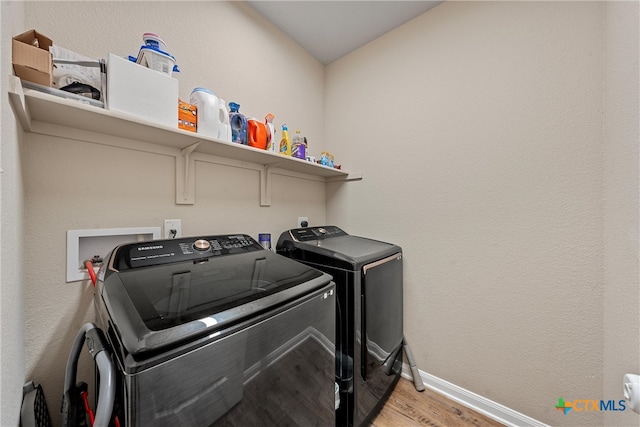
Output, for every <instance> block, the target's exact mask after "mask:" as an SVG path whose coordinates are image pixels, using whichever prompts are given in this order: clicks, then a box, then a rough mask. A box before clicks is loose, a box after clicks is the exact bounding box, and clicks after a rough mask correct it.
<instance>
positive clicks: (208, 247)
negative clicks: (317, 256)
mask: <svg viewBox="0 0 640 427" xmlns="http://www.w3.org/2000/svg"><path fill="white" fill-rule="evenodd" d="M261 250H265V249H264V248H263V247H262V246H261V245H260V244H259V243H258V242H256V241H255V240H254V239H253V238H252V237H251V236H248V235H246V234H233V235H220V236H204V237H191V238H189V237H185V238H180V239H167V240H153V241H150V242H140V243H129V244H125V245H122V246H119V247H117V248H116V249H115V250H114V252H113V254H112V256H111V260H110V264H111V265H112V267H113V268H114V269H115V270H126V269H131V268H139V267H149V266H153V265H160V264H169V263H173V262H183V261H194V262H199V261H204V260H206V259H207V258H210V257H219V256H225V255H237V254H242V253H247V252H253V251H261Z"/></svg>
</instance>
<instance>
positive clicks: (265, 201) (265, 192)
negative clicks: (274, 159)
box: [260, 165, 273, 206]
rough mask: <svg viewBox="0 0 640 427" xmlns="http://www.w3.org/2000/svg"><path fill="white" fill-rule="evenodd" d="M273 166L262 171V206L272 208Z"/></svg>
mask: <svg viewBox="0 0 640 427" xmlns="http://www.w3.org/2000/svg"><path fill="white" fill-rule="evenodd" d="M272 167H273V165H267V166H264V167H263V168H262V169H260V206H271V168H272Z"/></svg>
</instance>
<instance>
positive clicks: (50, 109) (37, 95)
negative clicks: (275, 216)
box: [9, 76, 362, 206]
mask: <svg viewBox="0 0 640 427" xmlns="http://www.w3.org/2000/svg"><path fill="white" fill-rule="evenodd" d="M9 100H10V102H11V105H12V107H13V110H14V113H15V115H16V118H17V119H18V121H19V123H20V124H21V126H22V128H23V129H24V131H26V132H32V133H39V134H44V135H54V134H56V135H57V133H56V132H52V128H55V129H61V128H64V129H72V130H76V131H82V132H88V133H92V134H96V133H97V134H101V135H105V136H107V137H116V138H122V139H129V140H137V141H142V142H144V143H148V144H152V145H156V146H164V147H171V148H177V149H178V150H180V151H179V152H180V156H176V192H177V194H176V203H177V204H193V203H194V195H193V193H192V190H193V188H194V187H193V185H192V183H190V182H189V179H190V178H192V177H193V162H194V160H193V154H194V153H202V154H208V155H212V156H217V157H223V158H226V159H232V160H236V161H240V162H248V163H253V164H256V165H258V166H259V167H260V170H261V174H260V177H261V185H260V187H261V201H260V203H261V205H262V206H269V205H270V204H271V200H270V198H271V197H270V194H271V189H270V185H271V184H270V183H271V179H270V175H271V173H272V169H273V168H278V169H282V170H285V171H289V172H293V173H302V174H305V175H312V176H314V177H318V178H320V179H322V180H324V181H325V182H335V181H353V180H360V179H362V174H361V173H357V174H350V173H348V172H346V171H344V170H340V169H335V168H330V167H327V166H322V165H319V164H316V163H311V162H308V161H305V160H301V159H296V158H293V157H287V156H283V155H281V154H278V153H273V152H269V151H265V150H260V149H256V148H253V147H249V146H246V145H241V144H235V143H231V142H226V141H220V140H217V139H214V138H210V137H206V136H202V135H199V134H197V133H194V132H188V131H185V130H182V129H178V128H177V127H176V128H173V127H169V126H162V125H159V124H156V123H152V122H149V121H145V120H144V119H141V118H139V117H136V116H133V115H129V114H125V113H121V112H118V111H111V110H107V109H104V108H100V107H96V106H92V105H89V104H85V103H82V102H79V101H75V100H71V99H65V98H61V97H58V96H55V95H51V94H48V93H44V92H40V91H37V90H33V89H24V88H23V87H22V84H21V81H20V79H19V78H18V77H16V76H9ZM176 108H177V107H176ZM176 114H177V113H176ZM51 125H53V126H51Z"/></svg>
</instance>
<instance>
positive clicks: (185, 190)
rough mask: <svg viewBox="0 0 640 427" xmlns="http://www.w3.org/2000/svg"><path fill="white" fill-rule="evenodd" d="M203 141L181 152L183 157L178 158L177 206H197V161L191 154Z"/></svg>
mask: <svg viewBox="0 0 640 427" xmlns="http://www.w3.org/2000/svg"><path fill="white" fill-rule="evenodd" d="M201 143H202V141H198V142H196V143H195V144H191V145H190V146H188V147H185V148H183V149H182V150H181V153H182V155H180V156H176V204H177V205H193V204H195V192H196V184H195V182H196V179H195V170H194V169H195V168H194V163H195V161H194V160H193V159H192V158H191V153H193V151H194V150H195V149H196V148H198V146H199V145H200V144H201Z"/></svg>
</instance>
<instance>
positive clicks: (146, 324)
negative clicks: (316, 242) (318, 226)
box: [98, 235, 331, 354]
mask: <svg viewBox="0 0 640 427" xmlns="http://www.w3.org/2000/svg"><path fill="white" fill-rule="evenodd" d="M108 262H109V267H108V268H107V271H106V272H105V275H104V281H103V282H102V283H99V286H98V289H99V293H100V294H101V296H102V300H103V301H104V304H105V305H106V306H107V309H108V311H109V314H110V317H111V321H112V322H113V323H114V324H115V325H116V327H117V329H118V331H119V332H120V334H121V338H122V341H123V345H124V346H125V347H126V349H127V351H128V352H130V353H133V354H135V353H139V352H143V351H149V350H156V349H158V348H160V347H162V346H165V345H168V344H171V343H175V342H178V341H183V340H185V339H186V338H188V337H189V336H193V335H194V334H200V333H202V332H204V331H207V332H208V333H211V332H214V331H216V330H221V329H223V328H225V327H227V326H229V324H230V323H233V322H237V321H239V320H241V319H243V318H246V317H249V316H255V315H257V314H258V313H260V312H264V311H265V310H267V309H270V308H273V307H275V306H277V305H281V304H283V303H285V302H287V301H289V300H291V299H293V298H296V297H299V296H301V295H304V294H305V293H308V292H310V291H311V290H313V289H316V288H318V287H320V286H324V285H326V284H327V283H329V282H330V281H331V276H329V275H327V274H324V273H322V272H320V271H318V270H315V269H312V268H309V267H307V266H305V265H303V264H300V263H298V262H295V261H293V260H290V259H287V258H285V257H282V256H279V255H276V254H274V253H273V252H271V251H268V250H265V249H263V248H262V246H260V245H259V244H258V243H257V242H256V241H255V240H253V239H252V238H251V237H249V236H246V235H239V236H208V237H202V238H198V239H175V240H164V241H154V242H144V243H135V244H129V245H123V246H120V247H118V248H116V249H115V250H114V252H113V254H112V255H111V256H110V258H109V260H108Z"/></svg>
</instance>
